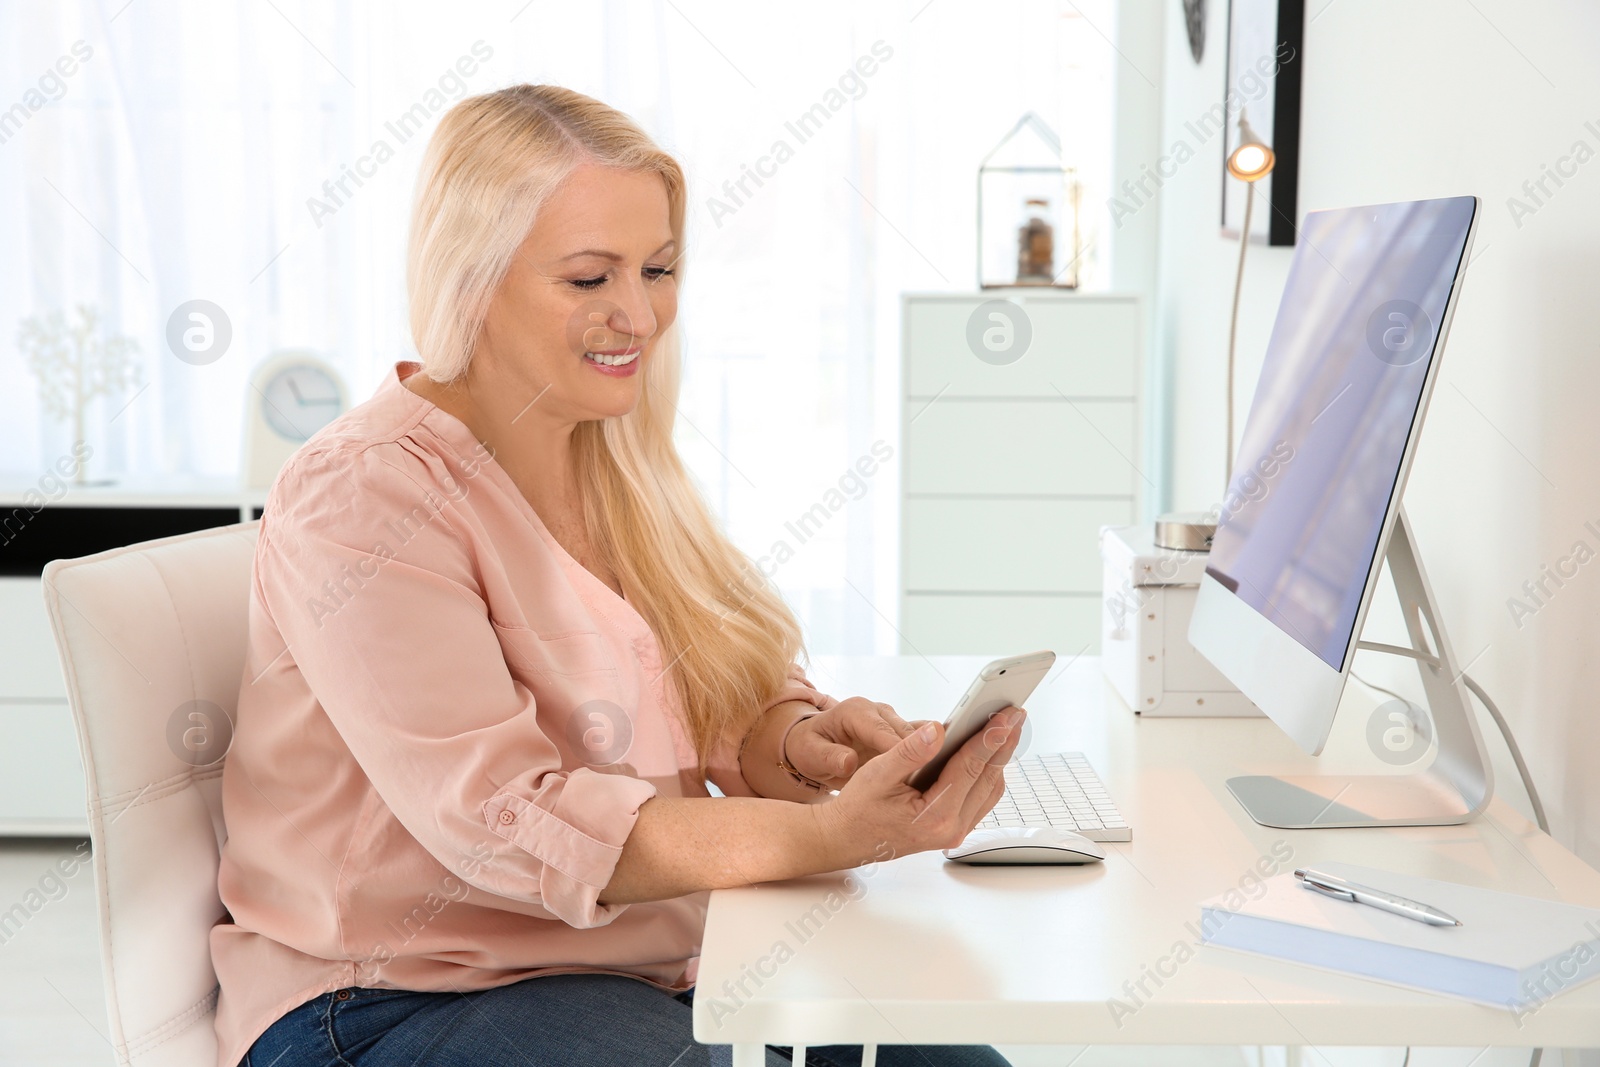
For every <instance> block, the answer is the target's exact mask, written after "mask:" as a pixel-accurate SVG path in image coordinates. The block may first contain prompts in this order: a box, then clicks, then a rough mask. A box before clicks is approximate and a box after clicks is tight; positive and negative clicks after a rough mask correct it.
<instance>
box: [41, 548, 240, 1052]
mask: <svg viewBox="0 0 1600 1067" xmlns="http://www.w3.org/2000/svg"><path fill="white" fill-rule="evenodd" d="M258 525H259V524H258V523H253V522H252V523H242V524H240V525H237V526H224V527H219V528H217V529H213V530H204V531H201V532H199V533H193V534H184V535H182V536H180V537H168V538H163V539H161V540H158V541H147V542H144V543H143V544H137V545H130V546H128V547H127V548H117V549H112V550H111V551H109V552H101V553H99V554H98V555H94V556H85V557H84V558H82V559H68V560H56V561H55V562H53V563H51V564H49V565H48V566H47V567H45V569H44V598H45V605H46V607H47V609H48V611H49V614H50V625H51V627H52V629H53V630H54V631H55V637H56V648H57V649H58V650H59V651H60V654H61V668H62V672H63V673H64V674H65V675H66V683H67V696H68V698H69V700H70V701H71V703H72V715H73V719H74V720H75V721H76V723H77V727H78V744H79V748H80V750H81V751H82V753H83V769H84V773H85V775H86V777H87V779H88V793H89V837H90V840H91V841H92V842H93V845H94V882H95V891H96V893H97V895H98V898H99V911H100V959H101V967H102V970H103V972H104V974H105V987H106V1014H107V1016H108V1017H109V1019H110V1023H111V1041H112V1045H113V1047H114V1049H115V1051H116V1056H117V1063H118V1064H121V1065H123V1067H214V1065H215V1063H216V1060H217V1040H216V1032H215V1031H214V1030H213V1028H212V1019H213V1016H214V1015H215V1014H216V1007H217V975H216V972H215V971H214V970H213V969H212V967H211V947H210V932H211V927H212V926H213V925H214V924H215V923H216V921H217V920H218V919H219V918H221V917H222V915H223V907H222V902H221V900H220V899H219V898H218V896H217V865H218V858H219V849H220V846H221V843H222V841H223V840H224V838H225V836H226V832H225V830H224V828H223V824H222V760H221V759H220V758H213V760H212V762H210V763H209V764H206V765H203V766H196V765H195V764H196V762H198V760H199V759H201V758H207V757H209V756H210V751H212V750H208V749H206V748H205V747H200V748H199V749H198V752H199V755H195V754H194V752H195V746H194V745H193V744H188V747H187V748H186V747H185V745H186V743H189V742H192V741H193V740H194V739H195V736H196V735H195V734H194V730H196V729H203V728H205V727H204V726H202V725H197V724H200V722H201V720H197V719H194V718H193V717H192V716H193V715H194V714H195V713H196V709H197V708H200V709H206V708H209V707H210V705H215V706H216V707H219V708H221V709H222V711H224V712H226V714H227V716H228V721H229V722H230V723H231V722H232V721H233V718H234V716H235V714H236V712H237V707H236V705H237V701H238V696H239V682H240V678H241V676H242V673H243V671H244V659H245V639H246V626H247V621H248V605H249V592H250V561H251V558H252V556H253V555H254V553H255V544H256V529H257V526H258ZM195 701H205V702H209V704H206V705H195V704H194V703H193V702H195ZM214 725H215V724H212V726H213V727H214ZM223 729H224V730H226V729H227V727H225V726H224V727H223ZM230 736H231V735H230ZM210 740H211V741H213V742H216V741H217V740H218V738H217V737H216V736H215V735H212V737H211V738H210ZM186 752H187V753H190V754H189V755H188V757H187V758H185V753H186Z"/></svg>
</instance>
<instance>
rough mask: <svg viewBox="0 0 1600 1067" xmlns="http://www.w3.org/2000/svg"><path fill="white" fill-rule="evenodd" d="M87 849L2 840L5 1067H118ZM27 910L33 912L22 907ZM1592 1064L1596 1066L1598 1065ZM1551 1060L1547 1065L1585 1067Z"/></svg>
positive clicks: (1456, 1054)
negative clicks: (34, 906)
mask: <svg viewBox="0 0 1600 1067" xmlns="http://www.w3.org/2000/svg"><path fill="white" fill-rule="evenodd" d="M79 843H80V842H79V841H76V840H67V839H61V838H47V839H27V838H0V917H3V916H5V915H6V914H7V913H8V912H9V913H10V915H11V918H10V919H9V920H7V919H5V918H0V1067H112V1065H113V1064H115V1062H116V1058H115V1056H114V1055H113V1053H112V1049H111V1043H110V1041H109V1040H108V1039H107V1037H106V1035H107V1034H108V1033H109V1032H110V1031H109V1030H108V1028H107V1026H106V1007H105V993H104V987H103V986H102V984H101V977H100V951H99V945H98V943H97V937H98V935H97V933H96V930H97V921H96V918H95V895H94V875H93V873H92V870H91V868H90V867H88V866H87V865H83V866H80V867H79V868H78V871H77V873H76V874H75V875H74V876H73V877H72V878H71V879H68V880H65V881H64V882H58V881H57V880H56V879H55V878H54V877H52V872H53V871H54V869H55V864H56V862H57V861H58V860H61V859H63V858H66V857H69V856H71V855H72V854H73V850H74V849H75V848H77V847H78V845H79ZM30 890H40V891H41V893H42V895H43V896H44V897H45V899H46V901H47V902H46V903H45V904H44V905H43V906H42V907H40V908H39V909H38V910H37V911H36V912H32V913H30V914H29V917H28V918H27V919H26V920H25V921H21V922H20V926H19V925H18V922H19V920H18V919H17V916H18V915H19V914H20V913H19V912H18V911H15V910H13V905H15V904H17V903H18V902H20V901H22V900H23V899H24V896H25V895H26V894H27V893H28V892H29V891H30ZM23 910H24V911H25V910H26V909H23ZM1001 1051H1002V1052H1004V1053H1005V1054H1006V1056H1007V1057H1008V1058H1009V1059H1010V1060H1011V1062H1012V1063H1013V1064H1014V1065H1015V1067H1399V1065H1400V1063H1401V1060H1402V1058H1403V1057H1404V1054H1405V1050H1403V1049H1361V1048H1339V1049H1332V1048H1330V1049H1282V1048H1270V1049H1255V1048H1242V1049H1241V1048H1188V1047H1166V1048H1142V1047H1123V1046H1100V1047H1094V1048H1082V1047H1079V1048H1040V1047H1035V1046H1029V1047H1021V1048H1005V1047H1003V1048H1001ZM1527 1062H1528V1054H1527V1052H1526V1051H1519V1050H1514V1049H1491V1050H1487V1051H1485V1050H1483V1049H1419V1050H1417V1051H1416V1052H1415V1053H1414V1054H1413V1055H1412V1057H1411V1062H1410V1067H1469V1065H1470V1067H1521V1065H1523V1064H1526V1063H1527ZM1591 1062H1592V1061H1591ZM1578 1064H1579V1059H1578V1057H1576V1056H1572V1055H1569V1056H1568V1057H1567V1059H1566V1063H1565V1064H1563V1062H1562V1057H1561V1056H1560V1055H1556V1054H1551V1055H1547V1056H1546V1057H1545V1059H1544V1067H1578Z"/></svg>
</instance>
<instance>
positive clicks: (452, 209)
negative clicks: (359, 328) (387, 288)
mask: <svg viewBox="0 0 1600 1067" xmlns="http://www.w3.org/2000/svg"><path fill="white" fill-rule="evenodd" d="M585 161H589V162H594V163H597V164H600V165H602V166H609V167H616V168H619V169H623V170H631V171H643V172H649V173H654V174H658V175H660V177H661V180H662V182H663V184H664V185H665V186H666V190H667V202H668V206H669V208H668V209H669V221H670V223H671V227H672V235H673V238H674V239H675V240H676V241H677V243H678V249H679V256H678V261H677V270H678V272H679V277H680V278H681V277H682V273H683V249H684V236H685V235H684V204H685V199H686V194H685V189H684V178H683V170H682V168H680V167H679V166H678V162H677V160H675V159H673V158H672V157H671V156H670V155H668V154H667V153H666V152H665V151H663V150H662V149H661V148H660V147H659V146H657V145H656V144H655V142H653V141H652V140H651V139H650V137H649V136H648V135H647V134H646V133H645V132H644V131H643V130H641V129H640V128H639V127H638V126H637V125H635V124H634V122H633V121H632V120H631V119H630V118H628V116H626V115H624V114H622V113H621V112H620V111H617V110H616V109H615V108H612V107H608V106H607V105H605V104H602V103H601V102H600V101H598V100H595V99H592V98H590V97H587V96H584V95H583V94H581V93H576V92H573V91H572V90H570V89H563V88H560V87H558V86H553V85H514V86H511V87H509V88H506V89H500V90H498V91H496V92H492V93H486V94H484V95H482V96H475V97H471V98H469V99H466V100H463V101H461V103H459V104H457V105H456V106H455V107H453V108H451V109H450V111H449V112H448V113H446V115H445V116H444V118H443V119H442V120H440V123H439V127H438V129H437V130H435V131H434V134H433V138H432V139H431V140H430V141H429V143H428V150H427V154H426V156H425V158H424V160H423V164H422V172H421V175H420V177H419V179H418V185H417V198H416V205H415V208H414V210H413V212H412V219H411V241H410V248H409V255H408V262H407V270H406V285H407V290H408V292H409V296H410V301H411V333H412V337H413V340H414V341H415V343H416V346H417V352H418V353H419V354H420V356H421V358H422V361H423V371H424V372H425V373H426V374H427V375H428V376H429V377H430V378H432V379H433V380H434V381H437V382H450V381H454V380H455V379H457V378H459V377H461V376H462V375H463V374H465V373H466V371H467V365H468V363H469V362H470V361H471V359H472V352H473V346H474V343H475V341H476V339H477V336H478V332H479V329H480V328H481V326H482V324H483V319H484V316H485V314H486V313H487V309H488V306H489V302H490V299H491V298H492V297H493V295H494V292H495V290H496V289H497V288H498V287H499V285H500V282H501V280H502V279H503V278H504V277H505V274H506V271H507V269H508V267H509V265H510V263H511V258H512V256H513V255H515V254H516V251H517V248H518V247H519V246H520V245H521V244H522V242H523V240H524V239H526V237H527V234H528V232H529V230H530V229H532V227H533V221H534V218H535V216H536V215H537V214H538V211H539V208H540V206H541V205H542V204H543V203H544V201H545V200H546V198H548V197H549V195H550V193H551V191H552V190H554V189H555V188H556V187H557V186H558V185H559V184H560V183H561V182H562V181H563V180H564V179H565V178H566V177H567V175H569V174H570V173H571V172H572V170H573V169H574V168H576V167H577V166H578V165H579V164H581V163H583V162H585ZM681 376H682V354H681V345H680V338H679V332H678V327H677V325H676V323H674V325H673V326H672V327H671V328H670V329H669V330H668V331H667V332H666V333H664V334H663V335H662V336H661V337H660V339H659V340H658V341H657V343H656V347H655V349H654V352H653V354H652V358H650V359H649V360H647V361H646V363H645V366H644V371H643V384H644V388H643V390H642V393H641V396H640V399H639V404H638V406H637V407H636V408H635V409H634V410H633V411H631V412H629V413H628V414H627V415H623V416H621V417H618V418H608V419H602V420H597V421H593V422H583V423H579V424H578V426H577V427H576V428H575V430H574V431H573V438H572V445H573V453H574V462H575V465H576V468H577V476H578V479H579V485H580V486H581V487H582V490H583V508H584V521H585V523H586V524H587V527H588V531H589V536H590V538H591V540H592V541H593V544H594V546H595V549H596V551H597V552H598V553H599V554H600V556H601V558H602V559H603V560H604V561H605V563H606V564H607V566H609V567H610V568H611V569H612V571H613V572H614V573H615V574H616V575H617V577H618V578H619V579H621V581H622V584H623V587H624V588H625V589H626V590H627V591H628V597H629V600H630V602H631V603H632V604H633V605H634V606H635V607H636V608H637V609H638V610H639V613H640V614H641V615H642V616H643V617H644V619H645V621H646V622H648V623H649V624H650V627H651V629H652V630H653V631H654V632H655V635H656V640H657V642H658V643H659V645H660V647H661V653H662V661H663V664H664V665H666V664H670V665H671V667H670V671H669V675H670V677H671V679H672V682H673V684H674V685H675V686H676V687H677V692H678V696H679V699H680V702H681V704H682V707H683V709H684V713H685V716H686V718H687V720H688V725H689V730H690V734H691V736H692V737H693V739H694V744H695V748H696V751H697V753H698V755H699V758H700V761H701V764H702V769H703V767H704V764H705V761H706V759H707V757H708V756H709V754H710V753H711V751H712V749H713V748H715V747H716V745H717V744H718V743H719V742H721V741H723V740H724V739H729V738H733V739H737V738H739V737H742V736H743V733H744V731H745V730H746V729H747V728H748V727H749V725H750V722H751V720H752V718H753V717H754V716H755V714H756V713H757V712H758V711H759V710H760V708H761V707H762V706H763V705H764V704H766V703H768V702H769V701H770V700H771V699H772V698H773V696H775V695H776V694H777V692H778V691H779V690H780V689H781V688H782V686H783V685H784V683H785V680H786V676H787V673H788V667H789V664H790V663H792V662H794V660H795V658H796V657H797V656H798V655H800V654H801V653H802V651H803V649H802V643H801V638H800V627H799V625H798V623H797V622H796V621H795V618H794V615H793V614H792V613H791V612H790V611H789V608H788V606H787V605H786V604H784V602H783V600H782V598H780V597H779V596H778V595H777V593H776V592H775V591H774V590H773V589H772V587H771V585H770V583H769V582H768V581H767V579H766V577H765V576H764V575H763V574H762V573H761V572H760V571H759V570H758V569H757V568H756V566H755V565H754V564H753V563H752V562H751V560H750V559H749V557H747V556H746V555H745V554H744V553H743V552H741V551H739V549H738V548H736V547H735V546H734V544H733V543H732V542H731V541H729V540H728V538H727V536H726V535H725V534H724V533H723V532H722V530H721V529H720V527H719V526H718V524H717V522H716V520H715V519H714V518H713V517H712V515H711V512H710V511H709V509H708V508H707V507H706V504H705V501H704V500H703V499H701V497H700V494H699V492H698V491H697V490H696V489H695V486H694V483H693V482H692V481H691V480H690V478H689V474H688V471H687V470H686V469H685V468H684V465H683V461H682V459H681V458H680V457H679V456H678V451H677V448H676V447H675V446H674V445H673V441H672V425H673V418H674V415H675V414H676V411H677V400H678V387H679V382H680V379H681Z"/></svg>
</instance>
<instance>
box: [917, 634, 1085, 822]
mask: <svg viewBox="0 0 1600 1067" xmlns="http://www.w3.org/2000/svg"><path fill="white" fill-rule="evenodd" d="M1055 661H1056V654H1055V653H1054V652H1049V651H1045V652H1029V653H1028V654H1027V655H1024V656H1007V657H1006V658H1004V659H997V660H995V661H994V662H993V663H991V664H989V665H988V666H987V667H985V668H983V670H981V671H979V672H978V676H977V677H976V678H974V679H973V680H972V684H971V685H970V686H968V687H967V692H966V695H965V696H963V697H962V698H961V699H960V700H959V701H957V702H956V710H955V711H953V712H951V713H950V717H949V718H948V719H946V720H945V721H944V744H943V745H942V746H941V747H940V749H939V754H938V755H937V756H935V757H933V759H931V760H929V761H928V762H927V763H925V764H923V765H922V766H921V767H919V768H918V769H917V771H916V773H915V774H913V775H912V776H911V777H910V778H908V779H907V780H906V784H907V785H909V786H911V788H913V789H918V790H926V789H927V788H928V787H929V786H930V785H932V784H933V783H934V782H936V781H938V780H939V773H940V772H941V771H943V770H944V765H945V764H946V763H949V762H950V757H951V756H954V755H955V754H956V752H957V751H959V750H960V748H961V746H962V745H964V744H966V743H967V742H968V741H970V740H972V738H974V737H976V736H977V734H978V731H979V730H982V729H983V728H984V727H985V726H987V725H988V724H989V718H990V716H992V715H994V713H995V712H997V711H999V710H1000V709H1002V708H1008V707H1012V706H1015V707H1019V708H1020V707H1021V706H1022V702H1023V701H1024V700H1027V699H1028V696H1029V694H1031V693H1032V692H1033V691H1034V689H1035V688H1037V686H1038V685H1039V682H1040V681H1041V680H1043V678H1044V676H1045V675H1046V674H1047V673H1049V671H1050V666H1051V664H1053V663H1055Z"/></svg>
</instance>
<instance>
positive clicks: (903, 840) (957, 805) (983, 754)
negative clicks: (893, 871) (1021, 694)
mask: <svg viewBox="0 0 1600 1067" xmlns="http://www.w3.org/2000/svg"><path fill="white" fill-rule="evenodd" d="M1024 715H1025V712H1023V710H1022V709H1021V708H1016V707H1010V708H1003V709H1001V710H1000V711H999V712H996V713H995V715H994V716H993V717H992V718H991V719H990V720H989V724H988V725H987V726H985V727H984V728H983V729H982V730H980V731H979V732H978V733H977V735H976V736H974V737H973V738H972V739H971V740H969V741H968V742H967V743H966V744H965V745H962V746H961V748H959V749H957V750H956V754H955V755H954V756H952V757H951V759H950V762H949V763H947V764H946V765H945V768H944V770H943V772H941V773H940V775H939V778H938V780H937V781H936V782H934V783H933V785H931V786H929V787H928V790H927V792H919V791H917V790H916V789H913V788H912V787H911V786H909V785H907V784H906V779H907V778H909V777H911V775H912V773H913V772H915V771H916V770H917V768H919V767H921V766H922V765H923V764H925V763H927V762H928V761H929V760H930V759H932V758H933V757H934V754H935V753H937V752H938V751H939V746H940V745H941V744H942V743H943V740H944V727H943V726H942V725H941V724H939V723H935V722H929V723H926V724H924V725H923V726H922V727H921V728H919V729H918V730H916V731H915V732H913V733H911V734H910V735H908V736H906V737H904V738H902V739H901V740H900V742H899V744H897V745H895V746H894V747H893V748H891V749H889V750H888V751H887V752H884V753H883V754H881V755H879V756H876V757H874V758H873V759H870V760H868V761H867V762H866V763H864V764H862V766H861V768H860V769H859V770H857V771H856V773H855V775H854V776H853V777H852V778H851V779H850V781H849V782H847V783H846V784H845V785H844V787H843V788H842V789H840V791H839V795H838V796H837V797H835V798H834V799H833V800H832V801H830V802H829V803H826V804H818V805H814V806H813V807H811V808H810V809H809V810H810V811H811V812H812V813H813V814H814V815H815V816H816V818H817V821H818V823H819V825H820V829H821V831H822V835H823V841H824V843H825V847H826V849H827V852H828V854H829V856H830V857H831V858H832V859H833V860H836V861H837V865H836V867H835V868H834V869H843V868H846V867H858V866H860V865H861V864H863V863H867V862H869V861H871V860H874V859H884V858H886V853H885V846H887V849H888V852H887V856H905V855H909V854H911V853H913V852H925V851H928V850H930V849H944V848H954V847H955V846H956V845H958V844H960V843H961V841H962V840H963V839H964V838H965V837H966V836H967V834H969V833H971V832H972V828H973V827H974V826H976V825H977V824H978V822H979V821H980V820H981V819H982V818H983V817H984V816H985V815H987V814H989V810H990V809H991V808H993V807H994V806H995V804H996V803H997V802H998V801H999V800H1000V795H1001V794H1002V793H1003V792H1004V791H1005V765H1006V763H1007V762H1008V761H1009V760H1010V759H1011V754H1012V752H1014V751H1016V747H1017V742H1018V741H1019V740H1020V739H1021V737H1022V720H1023V717H1024Z"/></svg>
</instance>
